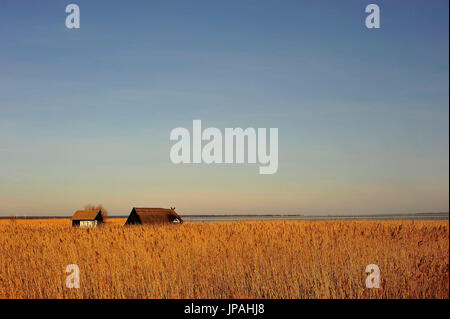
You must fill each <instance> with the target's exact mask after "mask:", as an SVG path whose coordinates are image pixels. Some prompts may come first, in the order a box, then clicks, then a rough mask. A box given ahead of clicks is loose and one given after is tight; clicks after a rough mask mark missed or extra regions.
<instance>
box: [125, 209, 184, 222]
mask: <svg viewBox="0 0 450 319" xmlns="http://www.w3.org/2000/svg"><path fill="white" fill-rule="evenodd" d="M162 223H171V224H181V223H183V219H181V217H180V216H179V215H178V214H177V213H176V212H175V208H170V209H168V208H139V207H133V209H132V210H131V213H130V215H129V216H128V219H127V221H126V222H125V225H136V224H137V225H140V224H162Z"/></svg>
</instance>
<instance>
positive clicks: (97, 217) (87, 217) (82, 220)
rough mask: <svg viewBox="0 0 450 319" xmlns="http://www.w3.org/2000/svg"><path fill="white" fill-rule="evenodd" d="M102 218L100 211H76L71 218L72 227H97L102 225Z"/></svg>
mask: <svg viewBox="0 0 450 319" xmlns="http://www.w3.org/2000/svg"><path fill="white" fill-rule="evenodd" d="M103 222H104V221H103V216H102V212H101V210H99V211H90V210H77V211H76V212H75V214H73V216H72V226H73V227H97V226H98V225H100V224H103Z"/></svg>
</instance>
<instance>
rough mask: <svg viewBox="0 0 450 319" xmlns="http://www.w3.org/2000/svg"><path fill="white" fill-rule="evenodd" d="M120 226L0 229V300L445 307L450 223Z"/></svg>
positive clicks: (55, 224)
mask: <svg viewBox="0 0 450 319" xmlns="http://www.w3.org/2000/svg"><path fill="white" fill-rule="evenodd" d="M123 222H124V220H117V219H111V220H110V221H109V222H108V223H107V224H106V225H105V226H102V227H99V228H96V229H89V230H87V229H78V228H72V227H71V226H70V220H57V219H54V220H1V221H0V298H449V223H448V221H261V222H255V221H252V222H215V223H189V222H186V223H184V224H182V225H178V226H174V225H167V226H127V227H124V226H122V224H123ZM68 264H77V265H78V266H79V269H80V284H81V287H80V288H78V289H76V288H73V289H68V288H66V284H65V280H66V277H67V276H68V274H66V273H65V270H66V266H67V265H68ZM368 264H377V265H378V266H379V268H380V278H381V287H380V288H378V289H375V288H374V289H368V288H366V286H365V280H366V277H367V275H368V274H366V272H365V268H366V266H367V265H368Z"/></svg>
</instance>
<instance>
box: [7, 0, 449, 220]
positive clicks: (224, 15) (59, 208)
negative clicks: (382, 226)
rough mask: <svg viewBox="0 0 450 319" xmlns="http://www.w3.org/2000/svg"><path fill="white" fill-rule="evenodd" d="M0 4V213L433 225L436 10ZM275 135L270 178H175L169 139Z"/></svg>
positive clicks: (442, 106)
mask: <svg viewBox="0 0 450 319" xmlns="http://www.w3.org/2000/svg"><path fill="white" fill-rule="evenodd" d="M76 3H77V4H78V5H79V6H80V10H81V28H80V29H79V30H68V29H66V27H65V24H64V22H65V17H66V13H65V12H64V9H65V5H66V3H62V2H58V1H39V2H33V3H27V4H26V6H25V5H24V4H20V3H19V2H17V1H2V2H1V3H0V216H11V215H29V216H30V215H64V216H67V215H71V214H72V213H73V212H74V211H75V210H77V209H80V208H82V207H83V206H84V205H86V204H89V203H91V204H102V205H104V206H105V207H106V208H107V209H108V210H109V212H110V214H112V215H114V214H121V215H124V214H128V213H129V212H130V210H131V207H133V206H136V207H139V206H142V207H170V206H175V207H176V208H177V211H178V212H180V213H181V214H183V213H184V214H190V213H230V214H232V213H255V214H258V213H264V214H268V213H291V214H292V213H299V214H307V215H314V214H349V215H352V214H383V213H384V214H394V213H418V212H443V211H444V212H447V211H448V206H449V201H448V193H449V188H448V185H449V169H448V167H449V139H448V137H449V136H448V133H449V124H448V116H449V114H448V113H449V109H448V105H449V99H448V97H449V92H448V84H449V83H448V70H449V69H448V58H449V56H448V1H433V2H427V1H411V2H408V3H404V2H388V1H378V2H376V3H378V4H379V5H380V8H381V29H379V30H368V29H366V28H365V26H364V19H365V17H366V15H367V14H366V13H365V12H364V4H363V3H361V1H343V2H339V3H337V2H332V1H315V2H313V3H311V2H307V1H296V2H287V3H280V2H278V1H258V2H251V1H250V2H240V1H226V2H225V1H224V2H213V3H212V2H210V1H198V2H197V1H196V2H194V3H184V2H176V3H171V4H168V3H165V2H146V3H142V2H139V3H138V2H134V1H129V2H126V3H125V1H123V3H120V2H115V3H110V2H109V1H96V2H95V3H93V2H90V1H77V2H76ZM194 119H200V120H202V125H203V127H204V128H206V127H217V128H219V129H221V130H222V131H223V130H224V128H226V127H242V128H247V127H254V128H257V127H266V128H269V127H277V128H278V129H279V168H278V172H277V173H276V174H274V175H259V173H258V164H245V165H237V164H234V165H226V164H217V165H214V164H212V165H205V164H201V165H194V164H189V165H174V164H172V163H171V162H170V159H169V151H170V147H171V146H172V145H173V142H171V141H170V140H169V134H170V131H171V130H172V129H173V128H175V127H186V128H188V129H190V130H192V120H194Z"/></svg>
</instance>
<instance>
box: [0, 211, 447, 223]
mask: <svg viewBox="0 0 450 319" xmlns="http://www.w3.org/2000/svg"><path fill="white" fill-rule="evenodd" d="M127 217H128V215H114V216H108V218H111V219H113V218H127ZM181 217H182V218H183V219H184V220H185V221H192V222H196V221H199V222H201V221H242V220H334V219H340V220H364V219H372V220H392V219H425V220H426V219H432V220H446V219H447V220H448V219H449V213H448V212H442V213H417V214H369V215H303V214H186V215H181ZM70 218H71V216H0V219H70Z"/></svg>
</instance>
